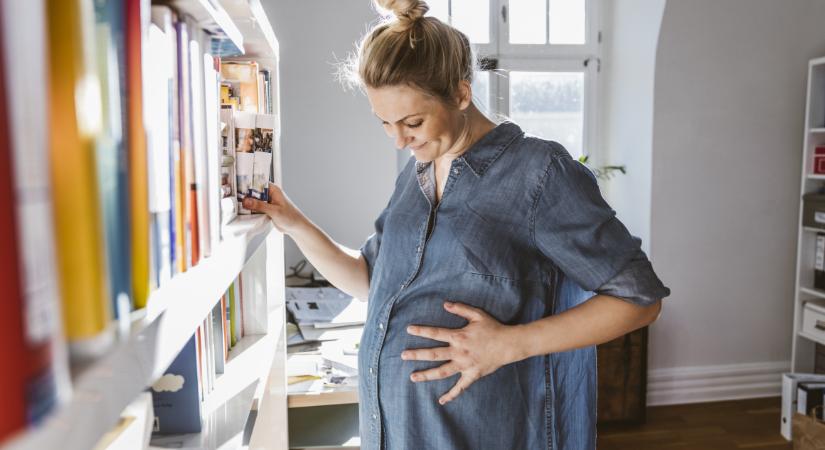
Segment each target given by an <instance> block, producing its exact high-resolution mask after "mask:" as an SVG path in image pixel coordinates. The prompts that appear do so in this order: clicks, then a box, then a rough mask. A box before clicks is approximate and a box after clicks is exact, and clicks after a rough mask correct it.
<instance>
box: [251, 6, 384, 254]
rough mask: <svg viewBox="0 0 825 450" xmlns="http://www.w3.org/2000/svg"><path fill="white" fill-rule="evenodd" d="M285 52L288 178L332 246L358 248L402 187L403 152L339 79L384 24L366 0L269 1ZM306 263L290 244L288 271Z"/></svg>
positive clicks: (363, 100) (295, 197)
mask: <svg viewBox="0 0 825 450" xmlns="http://www.w3.org/2000/svg"><path fill="white" fill-rule="evenodd" d="M262 3H263V5H264V8H265V9H266V10H267V14H268V15H269V17H270V18H271V20H272V22H273V28H274V29H275V34H276V35H277V36H278V41H279V43H280V46H281V68H280V69H281V90H282V91H281V111H282V119H281V126H282V129H283V137H282V141H281V143H282V148H283V156H282V161H283V178H284V189H285V191H286V193H287V195H289V197H290V198H291V199H292V200H293V201H294V202H295V203H296V204H297V205H298V206H299V207H300V208H301V209H302V210H303V211H304V213H306V214H307V216H309V218H310V219H312V220H313V221H314V222H315V223H316V224H318V225H319V226H320V227H321V228H323V229H324V230H325V231H327V232H328V233H329V234H330V235H331V236H332V237H333V239H335V240H337V241H338V242H340V243H342V244H344V245H347V246H349V247H352V248H359V247H360V245H361V244H362V243H363V241H364V239H365V238H366V237H367V236H368V235H369V234H370V233H372V231H373V222H374V220H375V218H377V217H378V214H379V213H380V212H381V210H382V209H383V208H384V206H385V205H386V203H387V201H388V200H389V198H390V194H391V193H392V188H393V183H394V181H395V175H396V173H397V171H396V170H397V169H396V152H397V151H396V150H395V149H394V146H393V143H392V141H391V140H390V139H388V138H387V136H386V134H384V131H383V129H382V128H381V126H380V123H379V122H378V120H377V119H376V118H375V116H373V115H372V112H371V110H370V106H369V103H368V102H367V99H366V97H364V96H363V95H362V94H360V93H358V92H346V91H344V90H343V88H342V87H341V85H340V84H339V83H338V82H337V81H336V79H335V77H334V76H333V74H334V71H335V67H334V63H335V62H336V61H340V60H343V59H344V58H345V57H346V56H347V54H348V52H350V51H352V50H353V49H354V43H355V42H356V41H357V40H358V39H359V38H360V37H361V36H362V35H363V34H364V33H365V32H366V30H367V24H368V23H370V22H372V21H374V20H376V19H377V18H378V16H377V14H376V13H375V12H374V11H373V10H372V7H371V3H370V2H369V1H367V0H349V1H346V2H342V1H340V0H313V1H303V0H263V2H262ZM301 258H302V256H301V254H300V252H299V251H298V249H297V247H296V246H295V245H294V244H293V243H292V242H291V241H289V240H288V243H287V247H286V264H287V267H288V266H290V265H293V264H295V262H297V261H298V260H300V259H301Z"/></svg>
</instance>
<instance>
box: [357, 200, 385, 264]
mask: <svg viewBox="0 0 825 450" xmlns="http://www.w3.org/2000/svg"><path fill="white" fill-rule="evenodd" d="M389 212H390V204H388V205H387V207H386V208H384V211H382V212H381V214H380V215H379V216H378V219H376V220H375V232H373V233H372V234H371V235H370V236H369V237H368V238H367V240H366V241H365V242H364V245H362V246H361V254H362V255H364V261H366V263H367V274H368V275H369V279H370V280H372V269H373V267H375V260H376V259H378V252H379V251H380V250H381V237H382V235H383V233H384V222H385V221H386V220H387V215H388V214H389Z"/></svg>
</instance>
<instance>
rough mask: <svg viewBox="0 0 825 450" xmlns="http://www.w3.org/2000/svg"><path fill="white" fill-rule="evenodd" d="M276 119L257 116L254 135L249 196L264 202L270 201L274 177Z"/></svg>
mask: <svg viewBox="0 0 825 450" xmlns="http://www.w3.org/2000/svg"><path fill="white" fill-rule="evenodd" d="M274 130H275V117H274V116H272V115H270V114H257V115H256V116H255V131H254V134H253V140H254V144H253V154H254V157H253V162H252V185H251V186H250V188H249V192H248V193H247V195H249V196H251V197H253V198H256V199H258V200H262V201H269V182H270V181H271V176H272V143H273V139H274Z"/></svg>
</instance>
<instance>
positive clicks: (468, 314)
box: [444, 302, 487, 322]
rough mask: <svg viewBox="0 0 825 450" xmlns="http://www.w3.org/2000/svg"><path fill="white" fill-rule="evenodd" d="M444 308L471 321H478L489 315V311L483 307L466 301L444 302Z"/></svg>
mask: <svg viewBox="0 0 825 450" xmlns="http://www.w3.org/2000/svg"><path fill="white" fill-rule="evenodd" d="M444 309H446V310H447V311H449V312H451V313H453V314H455V315H457V316H461V317H463V318H465V319H467V320H469V321H470V322H476V321H479V320H481V319H484V318H485V317H487V313H485V312H484V311H482V310H481V309H478V308H475V307H472V306H470V305H467V304H464V303H455V302H444Z"/></svg>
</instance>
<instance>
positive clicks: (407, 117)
mask: <svg viewBox="0 0 825 450" xmlns="http://www.w3.org/2000/svg"><path fill="white" fill-rule="evenodd" d="M372 114H373V115H374V116H375V117H378V114H376V113H375V111H373V112H372ZM421 114H424V113H420V112H418V113H413V114H407V115H406V116H404V117H402V118H400V119H398V120H396V121H395V122H396V123H398V122H401V121H404V120H406V119H409V118H410V117H413V116H420V115H421ZM378 120H380V121H382V122H386V120H384V119H382V118H380V117H378Z"/></svg>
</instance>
